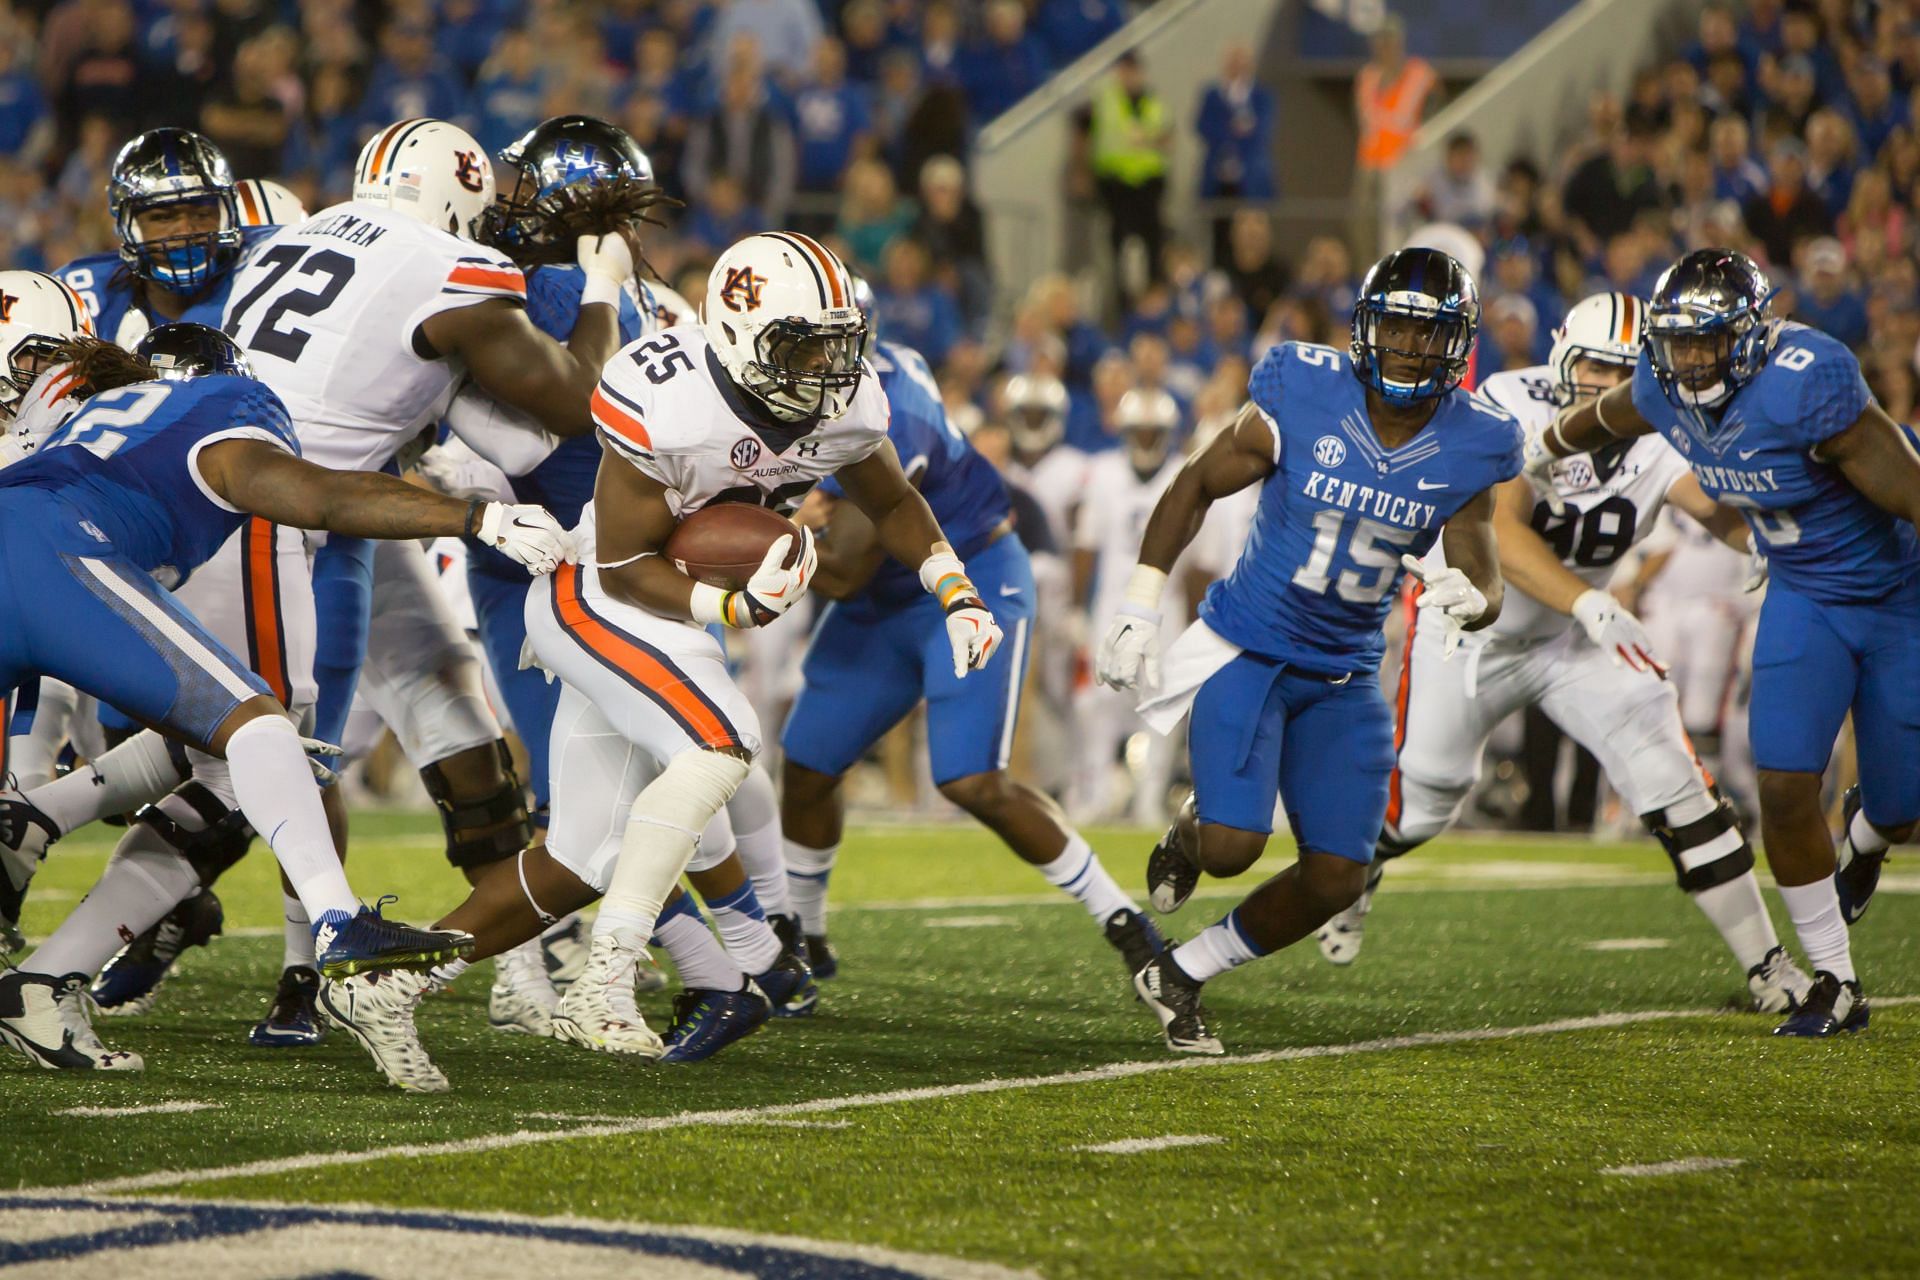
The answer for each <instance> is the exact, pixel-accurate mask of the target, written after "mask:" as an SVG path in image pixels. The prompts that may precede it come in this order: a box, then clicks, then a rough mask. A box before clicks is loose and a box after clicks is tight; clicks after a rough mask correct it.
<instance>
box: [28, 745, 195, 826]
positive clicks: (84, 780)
mask: <svg viewBox="0 0 1920 1280" xmlns="http://www.w3.org/2000/svg"><path fill="white" fill-rule="evenodd" d="M185 780H186V776H185V775H184V774H182V773H181V772H180V765H179V763H178V762H177V761H176V760H175V759H174V758H173V756H172V755H171V754H170V753H169V752H168V751H167V740H166V739H165V738H163V737H161V736H160V735H159V734H157V733H154V732H152V731H151V730H148V731H144V732H141V733H136V734H134V735H133V736H132V737H131V738H128V739H127V740H126V741H125V742H123V743H121V744H120V745H119V746H117V747H115V748H114V749H113V750H111V751H109V752H107V753H106V754H105V755H103V756H101V757H100V758H99V759H98V760H91V761H88V762H87V763H86V764H84V765H81V766H80V767H79V768H78V769H75V770H74V771H73V772H72V773H69V774H67V775H66V776H65V777H63V778H55V779H54V780H53V781H52V782H49V783H47V784H46V785H45V786H43V787H35V788H34V789H33V790H32V791H31V792H30V793H28V795H27V799H28V801H30V802H31V803H32V804H33V806H34V807H35V808H37V809H39V810H40V812H42V813H44V814H46V815H47V816H48V817H49V818H51V819H53V824H54V825H55V826H56V827H58V828H60V831H61V833H62V834H65V833H66V832H69V831H77V830H79V829H80V828H81V827H84V826H86V825H87V824H88V823H89V822H97V821H99V820H100V819H101V818H106V817H111V816H112V815H114V814H116V813H130V812H132V811H133V810H135V809H138V808H139V807H140V806H141V805H143V804H152V803H153V802H154V801H155V800H158V799H159V798H160V797H161V796H163V795H165V794H167V792H169V791H171V790H173V789H174V788H175V787H177V786H179V785H180V784H181V783H182V782H184V781H185Z"/></svg>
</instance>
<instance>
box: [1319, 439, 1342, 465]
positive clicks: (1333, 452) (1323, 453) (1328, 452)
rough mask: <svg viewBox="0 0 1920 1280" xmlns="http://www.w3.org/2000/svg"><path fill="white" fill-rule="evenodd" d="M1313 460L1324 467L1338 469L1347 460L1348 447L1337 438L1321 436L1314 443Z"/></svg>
mask: <svg viewBox="0 0 1920 1280" xmlns="http://www.w3.org/2000/svg"><path fill="white" fill-rule="evenodd" d="M1313 460H1314V461H1315V462H1317V463H1319V464H1320V465H1321V466H1323V467H1337V466H1339V465H1340V464H1341V463H1343V462H1345V461H1346V460H1347V446H1346V445H1344V444H1342V443H1341V442H1340V439H1339V437H1337V436H1321V437H1320V438H1319V439H1318V440H1315V441H1314V442H1313Z"/></svg>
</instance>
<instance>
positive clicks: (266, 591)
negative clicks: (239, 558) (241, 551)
mask: <svg viewBox="0 0 1920 1280" xmlns="http://www.w3.org/2000/svg"><path fill="white" fill-rule="evenodd" d="M273 544H274V528H273V523H272V521H269V520H265V519H262V518H261V517H259V516H254V517H252V518H251V519H249V520H248V521H247V546H246V575H247V587H248V592H249V594H250V595H251V596H252V597H253V600H252V606H251V607H252V610H253V612H252V614H251V616H250V617H249V618H248V621H249V623H251V625H252V631H253V650H254V652H253V655H252V656H253V665H254V674H255V675H257V676H259V677H260V678H261V679H262V680H265V681H266V682H267V688H269V689H271V690H273V696H274V697H276V698H278V699H280V705H281V706H285V705H287V701H288V699H289V698H291V697H292V696H293V690H292V689H291V688H290V687H289V685H288V681H287V668H286V664H285V662H284V661H282V657H281V644H280V600H279V598H278V596H277V595H276V594H275V592H274V582H273V557H274V545H273Z"/></svg>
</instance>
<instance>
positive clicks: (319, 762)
mask: <svg viewBox="0 0 1920 1280" xmlns="http://www.w3.org/2000/svg"><path fill="white" fill-rule="evenodd" d="M300 749H301V750H302V751H304V752H306V753H307V768H309V769H311V770H313V780H314V781H315V782H317V783H319V784H320V785H321V786H323V787H330V786H332V785H333V784H334V783H335V782H336V781H338V780H339V777H340V775H339V774H337V773H335V772H334V771H333V767H332V766H331V765H330V764H329V763H328V761H329V760H337V759H339V758H340V757H341V756H343V755H345V754H347V753H346V750H345V749H344V748H342V747H340V746H337V745H335V744H334V743H331V742H323V741H322V740H320V739H319V738H302V739H300Z"/></svg>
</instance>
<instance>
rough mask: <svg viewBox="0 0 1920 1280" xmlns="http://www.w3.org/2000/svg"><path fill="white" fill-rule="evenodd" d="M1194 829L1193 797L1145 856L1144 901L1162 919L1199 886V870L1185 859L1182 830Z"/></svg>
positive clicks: (1183, 902) (1189, 860) (1184, 901)
mask: <svg viewBox="0 0 1920 1280" xmlns="http://www.w3.org/2000/svg"><path fill="white" fill-rule="evenodd" d="M1193 826H1194V806H1193V797H1192V796H1191V795H1189V796H1188V797H1187V801H1186V803H1185V804H1183V805H1181V806H1180V812H1179V813H1178V814H1176V815H1174V819H1173V825H1172V826H1170V827H1168V828H1167V834H1166V835H1164V836H1162V837H1160V843H1159V844H1156V845H1155V846H1153V852H1152V853H1150V854H1148V855H1147V900H1148V901H1149V902H1151V903H1152V904H1153V909H1154V910H1155V911H1158V912H1159V913H1160V914H1161V915H1165V914H1166V913H1167V912H1169V911H1178V910H1179V909H1180V908H1181V907H1182V906H1184V905H1186V901H1187V899H1188V898H1190V897H1192V896H1193V889H1194V886H1195V885H1197V884H1199V883H1200V868H1199V867H1196V866H1195V865H1193V859H1191V858H1189V857H1188V856H1187V851H1186V847H1185V846H1186V840H1187V835H1186V833H1185V832H1183V831H1182V828H1183V827H1184V828H1186V829H1187V831H1191V830H1192V829H1193Z"/></svg>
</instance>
